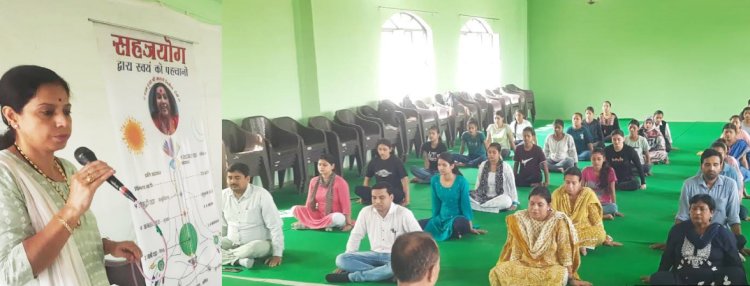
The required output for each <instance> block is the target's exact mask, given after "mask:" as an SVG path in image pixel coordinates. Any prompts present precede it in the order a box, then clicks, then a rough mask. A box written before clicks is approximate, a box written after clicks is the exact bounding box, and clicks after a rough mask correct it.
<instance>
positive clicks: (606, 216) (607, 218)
mask: <svg viewBox="0 0 750 286" xmlns="http://www.w3.org/2000/svg"><path fill="white" fill-rule="evenodd" d="M602 219H603V220H613V219H615V217H614V216H613V215H611V214H605V215H603V216H602Z"/></svg>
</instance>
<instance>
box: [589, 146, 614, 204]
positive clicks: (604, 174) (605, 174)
mask: <svg viewBox="0 0 750 286" xmlns="http://www.w3.org/2000/svg"><path fill="white" fill-rule="evenodd" d="M594 154H599V155H602V157H603V158H604V161H603V162H602V169H601V170H600V171H599V182H598V184H597V185H598V186H599V188H601V189H604V191H605V193H609V192H610V191H611V190H610V189H609V172H610V171H609V170H610V168H612V167H610V166H609V161H607V155H606V154H605V153H604V149H602V148H596V149H594V152H591V156H594Z"/></svg>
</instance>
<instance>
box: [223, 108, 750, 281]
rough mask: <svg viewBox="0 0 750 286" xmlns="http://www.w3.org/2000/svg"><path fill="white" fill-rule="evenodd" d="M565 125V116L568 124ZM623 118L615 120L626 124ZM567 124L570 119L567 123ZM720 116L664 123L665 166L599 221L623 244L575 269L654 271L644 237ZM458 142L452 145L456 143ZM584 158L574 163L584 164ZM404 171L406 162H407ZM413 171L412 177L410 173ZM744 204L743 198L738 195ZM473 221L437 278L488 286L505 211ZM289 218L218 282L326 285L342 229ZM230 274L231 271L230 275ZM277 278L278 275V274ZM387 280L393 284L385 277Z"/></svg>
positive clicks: (416, 195) (283, 202)
mask: <svg viewBox="0 0 750 286" xmlns="http://www.w3.org/2000/svg"><path fill="white" fill-rule="evenodd" d="M549 123H550V122H549V121H547V122H541V121H538V122H536V123H535V126H536V127H537V130H538V131H537V132H538V133H537V139H538V141H539V142H540V144H541V142H543V140H544V138H546V136H547V135H548V134H550V133H551V132H552V127H551V125H549ZM567 124H569V123H567ZM626 124H627V123H626V121H621V126H623V127H624V126H627V125H626ZM566 126H568V125H566ZM721 126H722V124H721V123H670V127H671V131H672V136H673V139H674V142H675V143H674V146H675V147H677V148H679V150H676V151H673V152H672V153H670V161H671V164H670V165H656V166H654V168H653V171H652V172H653V174H654V175H653V176H651V177H648V178H647V185H648V189H647V190H643V191H634V192H618V193H617V203H618V205H619V208H620V211H621V212H622V213H624V214H625V217H624V218H617V219H616V220H614V221H606V222H605V228H606V230H607V232H608V234H610V235H612V236H613V237H614V238H615V240H617V241H620V242H622V243H623V244H624V246H622V247H617V248H613V247H599V248H597V249H596V250H594V251H590V252H589V254H588V255H587V256H585V257H583V258H582V265H581V268H580V270H579V273H580V274H581V277H582V278H583V279H584V280H587V281H590V282H592V283H594V284H595V285H633V284H638V283H640V280H639V277H640V276H642V275H649V274H651V273H653V272H655V271H656V269H657V267H658V264H659V259H660V255H661V253H660V252H657V251H653V250H650V249H649V248H648V244H650V243H653V242H663V241H665V240H666V237H667V232H668V231H669V228H670V227H671V225H672V224H673V223H674V215H675V212H676V211H677V200H678V198H679V193H680V188H681V186H682V182H683V181H684V180H685V179H686V178H688V177H689V176H693V175H695V174H696V173H697V172H698V170H699V162H700V157H698V156H697V155H696V153H697V152H698V151H700V150H703V149H704V148H706V147H707V146H708V145H709V144H710V143H711V142H712V141H713V140H714V139H715V138H716V137H717V136H718V135H719V134H720V133H721ZM457 148H458V146H456V147H455V148H454V151H455V150H457ZM407 165H409V166H410V165H418V166H421V165H422V162H421V160H420V159H417V158H415V157H414V156H413V155H411V156H410V157H409V160H408V161H407ZM588 165H589V162H582V163H581V164H580V167H585V166H588ZM407 170H408V166H407ZM461 171H462V172H463V173H464V175H465V176H466V177H467V179H468V180H469V182H471V183H472V185H473V184H474V183H475V182H474V181H475V180H476V174H477V170H476V169H472V168H462V169H461ZM344 175H345V178H346V179H347V181H348V182H349V186H350V189H351V190H352V197H353V198H354V197H356V195H354V193H353V190H354V186H357V185H360V184H361V183H362V178H361V177H359V176H358V175H357V174H356V172H354V171H349V170H348V168H347V170H346V171H345V174H344ZM410 177H411V176H410ZM551 177H552V178H551V186H550V189H551V190H554V188H556V187H557V186H559V185H560V184H561V182H562V176H561V175H560V174H552V176H551ZM410 189H411V205H410V206H409V208H410V209H411V210H412V211H413V212H414V215H415V216H416V217H417V219H422V218H427V217H429V216H430V190H429V187H428V186H427V185H416V184H411V186H410ZM528 194H529V188H519V190H518V195H519V200H520V201H521V207H522V208H525V207H526V205H527V203H528V198H527V197H528ZM273 196H274V199H275V201H276V204H277V205H278V206H279V209H280V210H286V209H289V208H290V207H291V206H293V205H296V204H304V200H305V196H304V195H300V194H298V193H296V191H295V190H294V187H293V186H288V187H285V188H284V189H282V190H281V191H277V192H275V193H274V194H273ZM743 204H745V205H746V206H748V201H743ZM361 208H362V207H361V206H360V205H359V204H357V203H356V202H354V201H353V204H352V211H353V212H354V214H355V217H356V214H357V213H359V210H360V209H361ZM474 215H475V220H474V221H475V224H478V225H480V226H481V228H483V229H486V230H488V231H489V233H488V234H487V235H483V236H473V235H472V236H466V237H464V238H463V239H460V240H452V241H446V242H441V243H439V244H438V245H439V247H440V257H441V271H440V279H439V281H438V285H487V284H488V273H489V270H490V269H491V268H492V267H493V266H494V265H495V263H496V262H497V259H498V255H499V253H500V250H501V249H502V247H503V244H504V243H505V238H506V226H505V221H504V220H505V216H506V215H508V213H500V214H490V213H481V212H474ZM293 221H294V219H293V218H285V219H284V235H285V243H286V250H285V252H284V261H283V264H282V265H281V266H279V267H276V268H268V267H267V266H265V265H262V264H261V263H256V266H255V267H254V268H253V269H249V270H244V271H242V272H239V273H225V274H224V279H223V285H302V284H294V283H293V282H289V283H284V282H280V283H269V284H261V283H262V282H257V281H247V280H240V279H237V278H232V277H240V278H242V277H246V278H253V279H258V278H267V279H281V280H286V281H296V282H299V283H317V284H325V283H326V282H325V278H324V277H325V275H326V274H327V273H330V272H331V271H332V270H333V269H334V268H335V265H334V260H335V258H336V255H338V254H339V253H341V252H343V251H344V248H345V246H346V241H347V239H348V233H343V232H338V231H334V232H324V231H309V230H306V231H295V230H292V229H291V223H292V222H293ZM748 225H749V224H748V223H743V232H744V233H747V232H748V231H750V226H748ZM360 249H361V250H369V244H368V243H367V240H366V239H365V240H363V243H362V245H361V247H360ZM229 276H232V277H229ZM277 282H278V281H277ZM386 284H389V283H385V282H383V283H352V284H349V285H386ZM391 285H392V284H391Z"/></svg>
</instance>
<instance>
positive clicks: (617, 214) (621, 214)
mask: <svg viewBox="0 0 750 286" xmlns="http://www.w3.org/2000/svg"><path fill="white" fill-rule="evenodd" d="M615 216H619V217H625V215H624V214H623V213H621V212H615Z"/></svg>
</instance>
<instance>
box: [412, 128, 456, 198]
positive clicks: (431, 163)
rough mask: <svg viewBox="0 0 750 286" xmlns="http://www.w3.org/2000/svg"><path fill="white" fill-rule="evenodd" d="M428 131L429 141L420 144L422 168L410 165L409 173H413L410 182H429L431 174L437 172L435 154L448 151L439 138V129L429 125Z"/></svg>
mask: <svg viewBox="0 0 750 286" xmlns="http://www.w3.org/2000/svg"><path fill="white" fill-rule="evenodd" d="M428 133H429V135H428V136H427V139H429V141H427V142H424V144H423V145H422V157H423V158H424V168H420V167H417V166H411V174H412V175H414V178H412V179H411V182H412V183H419V184H429V183H430V179H432V176H434V175H435V174H437V156H438V155H439V154H440V153H443V152H446V151H448V148H446V147H445V144H443V140H441V139H440V129H438V127H437V126H432V127H430V129H429V131H428Z"/></svg>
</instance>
